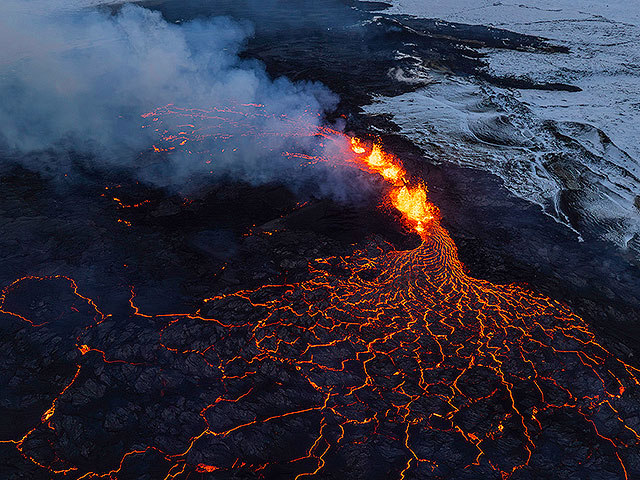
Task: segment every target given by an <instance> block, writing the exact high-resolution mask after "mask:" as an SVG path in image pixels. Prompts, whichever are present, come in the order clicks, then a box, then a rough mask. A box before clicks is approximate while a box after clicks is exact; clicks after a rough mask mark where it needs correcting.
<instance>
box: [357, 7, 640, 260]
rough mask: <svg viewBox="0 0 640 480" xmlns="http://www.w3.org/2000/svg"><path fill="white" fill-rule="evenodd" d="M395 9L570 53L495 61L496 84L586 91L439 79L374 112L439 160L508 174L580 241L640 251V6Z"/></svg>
mask: <svg viewBox="0 0 640 480" xmlns="http://www.w3.org/2000/svg"><path fill="white" fill-rule="evenodd" d="M390 3H392V4H393V5H394V6H393V7H392V8H391V9H389V10H387V11H385V13H396V14H406V15H415V16H420V17H425V18H439V19H442V20H445V21H448V22H457V23H466V24H478V25H487V26H493V27H496V28H501V29H505V30H510V31H515V32H518V33H524V34H530V35H536V36H541V37H545V38H549V39H551V40H552V41H554V42H555V43H558V44H562V45H566V46H568V47H569V48H570V50H571V51H570V53H569V54H558V53H554V54H548V53H529V52H522V51H513V50H501V51H498V50H490V49H488V50H487V51H486V53H487V54H488V64H489V69H490V70H491V71H492V72H493V73H495V74H498V75H513V76H526V77H529V78H532V79H533V80H536V81H539V82H558V83H567V84H572V85H576V86H578V87H579V88H580V89H581V91H580V92H566V91H542V90H515V89H511V90H506V89H499V88H496V87H493V86H489V85H486V84H481V83H479V82H475V81H470V80H465V79H460V78H454V77H452V76H448V75H438V76H436V75H433V76H432V77H431V79H430V84H429V85H427V86H426V87H425V88H424V89H422V90H420V91H418V92H415V93H410V94H406V95H402V96H400V97H395V98H379V99H378V101H377V102H376V103H374V104H373V105H371V106H370V107H369V108H368V111H369V112H370V113H390V114H392V115H393V116H394V121H395V122H396V123H397V124H398V125H400V126H401V128H402V130H403V132H404V133H405V134H406V135H408V136H409V137H411V138H412V139H413V140H414V141H417V142H418V143H420V144H421V145H422V146H423V147H425V148H426V149H427V151H431V152H432V153H433V154H434V156H435V155H437V156H438V158H439V159H440V160H444V161H457V162H459V163H463V164H467V165H473V166H477V167H479V168H483V169H487V170H490V171H492V172H494V173H496V174H498V175H499V176H501V177H502V178H503V179H504V181H505V184H506V185H507V187H508V188H510V190H511V191H513V192H514V193H516V194H517V195H519V196H521V197H524V198H527V199H529V200H531V201H534V202H536V203H539V204H541V205H542V206H543V208H544V209H545V211H546V212H548V213H549V214H551V215H553V216H554V217H556V218H557V219H559V220H560V221H562V222H563V223H566V224H567V225H568V226H570V227H571V228H573V229H575V230H576V231H579V232H580V233H581V234H597V235H600V236H604V237H605V238H608V239H610V240H612V241H614V242H616V243H617V244H618V245H620V246H623V247H627V246H628V247H631V248H632V249H634V250H637V248H638V243H639V238H640V233H639V232H640V211H639V207H640V197H639V196H638V195H640V181H639V178H640V169H639V159H640V128H639V127H638V125H639V123H640V48H639V47H638V45H640V4H638V3H635V2H627V1H621V0H613V1H609V2H604V3H602V2H594V1H591V0H571V1H570V0H554V1H550V0H538V1H535V2H532V1H528V2H518V3H517V4H516V3H513V4H512V3H506V2H495V1H486V0H482V1H476V2H469V1H468V0H453V1H447V2H444V1H433V0H390ZM525 3H526V4H525ZM469 5H473V6H469ZM399 54H402V52H399ZM421 75H422V77H424V71H422V73H421Z"/></svg>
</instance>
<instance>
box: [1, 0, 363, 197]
mask: <svg viewBox="0 0 640 480" xmlns="http://www.w3.org/2000/svg"><path fill="white" fill-rule="evenodd" d="M5 1H6V0H5ZM30 3H31V2H20V3H15V2H12V1H11V0H9V1H8V2H7V3H4V4H3V6H1V7H0V44H1V45H3V51H2V52H0V96H1V97H2V101H1V102H0V150H5V151H9V152H13V153H18V154H19V155H23V154H25V153H33V152H43V151H45V150H46V151H49V152H51V151H52V150H53V151H55V152H62V151H69V150H72V151H74V152H81V153H83V154H88V155H89V156H90V157H91V158H92V159H94V161H99V162H102V163H103V164H105V165H117V166H127V167H131V168H132V169H135V170H137V174H138V175H139V176H141V177H142V178H143V179H144V180H146V181H151V182H155V183H157V184H161V185H181V184H184V183H186V182H191V181H192V180H193V178H194V176H198V174H200V173H201V170H202V168H203V167H202V165H203V162H202V161H201V160H202V159H194V158H193V157H191V156H190V157H187V156H186V155H181V154H175V155H172V156H170V157H169V158H168V159H164V160H163V162H161V164H157V162H156V164H155V165H152V166H151V167H149V166H148V165H146V166H141V165H135V163H136V161H137V160H136V158H137V157H136V152H140V151H144V150H145V149H146V150H148V149H149V148H150V146H151V145H152V144H153V143H154V142H155V141H157V132H155V131H154V129H151V128H148V129H143V128H141V123H142V122H141V117H140V115H141V114H142V113H144V112H148V111H150V110H153V109H155V108H157V107H160V106H162V105H166V104H175V105H180V106H183V107H195V108H210V107H220V106H226V105H229V104H230V103H233V104H249V103H255V104H264V105H265V107H264V110H263V111H262V112H263V113H264V115H262V116H258V117H255V118H251V119H248V120H247V121H248V122H250V130H251V131H253V132H257V133H260V132H263V131H269V132H271V134H270V137H269V140H268V142H267V145H266V146H265V145H264V144H261V145H260V146H257V145H255V142H253V140H252V138H254V137H250V136H242V134H243V133H244V131H246V129H247V125H246V124H244V125H242V126H237V127H235V128H236V130H237V131H233V128H234V127H233V125H232V126H230V127H229V128H231V131H230V132H229V133H230V134H234V135H236V134H237V135H239V137H238V139H237V140H233V139H232V140H231V144H230V145H229V144H228V142H229V141H227V144H226V147H227V152H229V151H232V153H227V154H226V155H224V156H220V158H215V159H214V161H213V162H212V166H211V167H212V168H213V169H215V170H216V171H217V172H220V174H223V175H231V176H232V177H233V178H238V179H241V180H245V181H250V182H254V183H260V182H267V181H284V182H288V183H289V184H292V186H293V187H294V188H297V189H301V188H308V185H309V183H312V184H313V185H314V189H315V190H316V191H317V192H318V193H320V194H322V195H332V196H334V197H335V198H338V199H343V200H344V199H346V197H349V196H350V195H351V194H350V193H349V191H353V189H349V188H347V187H346V186H345V185H346V183H349V182H345V181H344V178H340V175H342V174H338V173H335V170H336V169H329V168H327V169H324V170H322V169H319V170H318V169H317V170H316V171H315V172H314V173H313V174H311V173H306V174H304V173H303V174H301V172H300V171H299V169H296V167H297V164H296V163H295V162H292V161H291V159H288V158H285V157H282V156H281V155H278V154H277V153H274V152H278V151H282V150H286V149H287V148H288V147H291V142H293V141H295V142H301V144H300V145H295V147H296V148H299V149H300V148H302V149H304V148H306V147H309V145H304V143H305V142H307V143H308V142H310V141H311V140H309V139H306V140H301V139H298V140H292V138H293V137H292V135H291V134H292V133H294V130H295V128H296V126H295V122H293V123H289V122H285V121H282V118H283V116H285V115H286V117H287V118H289V119H297V118H304V119H305V121H306V122H311V124H310V126H314V125H319V124H320V122H321V121H322V116H323V114H324V112H326V111H329V110H332V109H333V108H334V107H335V105H336V102H337V98H336V96H335V95H334V94H333V93H331V92H330V91H329V90H328V89H327V88H326V87H324V86H323V85H321V84H318V83H311V82H296V83H293V82H291V81H289V80H288V79H286V78H277V79H272V78H270V77H269V75H268V74H267V73H266V72H265V69H264V66H263V65H262V64H261V63H259V62H257V61H252V60H243V59H240V58H239V56H238V54H239V53H240V52H241V50H242V49H243V47H244V46H245V43H246V40H247V38H248V37H249V36H250V35H251V33H252V27H251V25H249V24H241V23H237V22H234V21H232V20H230V19H228V18H213V19H207V20H196V21H191V22H188V23H184V24H181V25H176V24H170V23H167V22H166V21H165V20H164V19H163V18H162V16H161V15H160V14H159V13H158V12H153V11H151V10H148V9H144V8H141V7H139V6H134V5H131V4H128V5H124V6H123V7H122V8H121V9H119V11H118V12H117V13H115V14H113V13H112V12H111V11H106V10H105V11H102V10H96V9H82V10H68V9H57V10H56V11H53V12H52V11H49V12H46V14H38V13H39V12H38V8H39V6H40V5H39V4H38V2H35V3H31V6H29V4H30ZM2 10H4V13H2ZM164 126H165V127H167V125H164ZM169 127H171V126H170V125H169ZM154 135H155V136H154ZM234 142H235V143H234ZM263 143H264V142H263ZM234 148H235V150H234ZM32 156H33V155H30V157H32ZM29 166H30V167H35V166H36V165H29ZM207 169H209V167H207ZM332 172H334V173H332ZM202 173H204V172H202ZM207 173H208V172H207ZM305 175H306V178H305ZM182 186H183V185H182Z"/></svg>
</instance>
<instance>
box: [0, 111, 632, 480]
mask: <svg viewBox="0 0 640 480" xmlns="http://www.w3.org/2000/svg"><path fill="white" fill-rule="evenodd" d="M261 107H262V106H260V105H256V106H249V107H247V106H243V108H254V109H260V108H261ZM172 111H174V112H177V114H178V115H184V116H186V117H189V122H190V123H189V125H188V126H189V128H191V127H192V126H193V125H194V124H195V123H196V119H194V117H193V116H194V113H193V112H188V113H187V112H186V111H184V110H181V109H176V108H173V110H172ZM238 112H239V113H238ZM242 112H243V111H236V110H233V111H232V113H233V115H234V118H235V116H237V117H242V116H243V113H242ZM225 114H229V111H228V110H227V109H218V110H216V111H215V112H213V113H212V112H207V111H203V110H200V111H198V112H197V115H196V116H200V117H207V116H215V117H220V116H221V117H224V115H225ZM159 115H160V114H159V113H158V112H152V113H150V114H149V115H148V117H149V118H158V117H159ZM216 120H218V118H216ZM234 121H235V120H234ZM194 129H195V127H194ZM300 130H301V131H303V130H304V128H303V127H301V128H300ZM202 132H203V130H202V129H200V130H199V131H198V133H197V134H195V133H194V134H193V135H190V134H187V133H185V132H184V131H183V132H182V133H181V134H180V135H178V136H175V138H173V137H170V138H168V140H167V141H168V142H170V143H171V142H182V141H184V140H187V144H186V145H183V147H184V148H190V149H191V148H192V147H191V146H190V145H189V144H190V143H191V142H193V141H194V137H198V138H200V136H201V135H202V134H203V133H202ZM192 133H193V132H192ZM215 134H216V135H218V132H216V133H215ZM313 135H316V136H319V137H320V138H323V139H325V140H330V139H334V140H336V141H338V142H343V143H345V144H346V145H348V153H345V152H346V151H345V150H343V154H344V158H341V159H335V162H336V164H344V165H352V166H355V167H357V168H360V169H362V170H364V171H368V172H370V173H371V174H372V175H379V176H380V178H382V179H383V180H384V182H385V183H386V190H385V202H383V203H386V204H388V205H391V206H393V207H394V208H396V209H397V210H398V211H399V212H400V214H401V215H402V217H403V219H404V221H405V222H406V225H407V226H408V227H409V228H410V229H412V230H413V231H414V232H416V233H418V234H419V235H420V237H421V240H422V241H421V244H420V246H419V247H417V248H415V249H413V250H409V251H397V250H395V249H393V248H392V247H391V246H390V245H388V244H386V243H383V242H380V241H375V240H371V241H369V242H367V243H366V244H365V245H364V246H362V247H361V249H360V250H357V251H355V252H354V253H353V255H351V256H349V257H346V258H319V259H316V260H314V261H312V262H310V263H309V279H308V280H305V281H302V282H298V283H292V284H284V285H264V286H262V287H259V288H256V289H251V290H240V291H236V292H233V293H227V294H222V295H217V296H214V297H211V298H208V299H205V300H204V301H203V304H202V307H201V308H200V309H199V310H198V311H196V312H195V313H187V314H184V313H182V314H176V313H166V314H161V315H152V314H147V313H142V312H141V311H140V309H139V307H137V306H136V298H135V292H134V290H133V289H132V290H131V298H130V305H129V307H130V318H131V319H132V320H131V321H135V322H143V325H145V327H144V328H145V329H147V330H148V331H151V332H153V333H154V335H155V338H156V343H157V347H158V349H159V350H160V351H162V352H163V353H162V356H160V355H158V358H159V359H160V358H162V359H163V360H162V362H164V363H162V364H161V365H160V367H161V369H162V370H167V369H170V368H172V365H174V364H175V365H181V364H182V363H181V362H187V361H188V362H191V363H194V362H198V364H199V365H200V364H201V365H205V367H204V368H205V371H207V372H209V373H210V375H211V376H210V377H207V380H206V382H205V381H203V382H202V384H201V385H200V388H205V387H206V388H210V389H211V392H214V391H215V392H218V393H215V394H214V393H208V394H207V395H205V397H207V398H206V399H205V400H203V403H202V405H199V406H198V410H197V416H198V417H199V419H200V425H201V428H199V429H196V430H195V431H193V432H192V433H191V434H190V435H189V436H188V437H186V438H183V439H182V442H183V448H180V449H173V450H169V449H166V448H164V447H162V446H159V445H154V444H146V445H145V444H143V442H142V441H136V442H135V443H134V445H132V446H131V448H130V449H128V450H127V449H125V447H124V446H123V447H122V448H123V450H122V451H121V452H120V456H119V459H118V461H117V462H115V463H114V464H113V465H112V466H111V467H110V468H108V469H103V470H100V471H91V470H88V469H87V468H84V469H83V468H81V467H80V466H79V465H77V464H74V463H73V462H72V461H71V460H69V459H67V458H65V455H64V453H63V451H62V450H63V449H62V446H63V444H64V441H63V439H62V433H60V432H61V430H62V429H63V428H64V425H65V423H64V422H63V419H64V414H63V413H60V412H59V407H58V406H59V405H60V401H61V399H62V398H64V397H65V396H67V395H69V394H70V392H73V391H74V390H78V391H82V388H83V385H84V383H81V381H80V380H79V377H80V375H81V374H82V373H83V372H84V371H85V370H87V371H91V368H94V367H93V366H92V365H94V364H95V362H98V364H101V368H102V369H103V370H104V369H118V368H127V369H129V370H128V371H132V370H131V369H135V371H136V372H138V371H139V372H144V370H145V369H149V368H152V367H153V365H151V364H147V363H145V362H140V361H132V360H131V358H118V357H117V356H113V355H110V354H109V353H108V351H105V349H104V348H102V345H93V343H92V339H93V336H92V335H93V333H92V332H94V331H97V330H98V329H100V328H106V327H105V322H106V321H107V320H108V319H109V317H110V316H109V315H107V314H104V313H102V312H101V311H100V309H99V308H98V306H97V302H94V301H93V300H91V299H89V298H88V297H85V296H82V295H81V294H80V293H79V292H78V287H77V285H76V284H75V282H74V281H73V280H72V279H69V278H65V277H55V278H38V277H25V278H24V279H19V280H16V281H15V282H14V283H13V284H11V285H9V286H8V287H6V288H5V289H4V290H3V293H2V296H1V297H0V313H2V314H5V315H7V316H8V317H10V318H11V319H12V320H14V321H19V322H24V323H25V325H26V327H25V328H34V329H41V328H47V326H48V324H47V323H43V322H40V321H37V320H34V319H31V318H29V315H28V314H27V313H26V312H25V311H21V310H20V309H18V308H17V307H15V306H13V305H14V304H15V305H18V303H19V302H17V301H12V298H13V297H12V295H16V294H17V293H19V291H20V289H21V288H26V286H28V285H29V282H66V284H67V288H68V289H70V290H71V291H72V293H73V294H74V295H75V296H76V297H77V299H78V301H79V302H82V303H84V304H85V307H86V306H88V307H89V308H88V311H90V313H91V315H89V316H88V324H87V325H85V326H83V327H82V328H79V330H78V331H77V336H76V337H75V339H74V344H75V348H76V350H77V352H78V355H77V358H76V361H77V363H76V365H77V371H76V373H75V376H73V377H72V378H71V379H70V381H69V383H67V384H66V385H65V386H64V389H62V390H61V391H60V392H58V393H57V394H56V395H55V396H54V398H53V400H52V402H51V403H50V404H49V405H50V407H49V408H48V409H47V410H46V411H45V412H44V413H43V414H42V416H41V418H40V423H39V424H38V425H35V426H33V427H31V429H29V430H28V431H26V432H24V435H23V436H22V437H21V438H15V439H8V440H4V442H5V443H11V444H13V445H15V447H16V448H17V450H18V451H19V452H20V453H21V454H22V455H23V456H24V457H25V458H26V459H28V460H29V461H30V462H33V463H34V464H36V465H38V466H39V467H41V468H44V469H47V470H48V471H49V472H51V474H52V475H57V476H61V477H69V478H75V479H89V478H120V476H121V475H122V476H125V474H124V473H123V471H124V469H125V468H126V465H127V464H128V463H129V462H131V461H133V459H135V458H138V457H142V456H144V455H149V454H152V453H153V454H157V455H159V456H160V457H161V458H162V459H163V461H164V462H166V471H165V478H174V479H178V478H188V477H189V475H191V474H200V475H204V474H210V475H213V476H215V475H217V474H221V473H223V472H235V473H236V475H237V477H236V478H240V477H243V476H244V477H247V478H249V477H251V478H274V477H275V476H278V478H281V477H282V475H284V474H283V473H282V472H285V473H286V475H285V478H287V476H290V477H291V478H295V479H300V478H304V477H312V476H321V475H322V473H323V472H324V471H326V470H327V469H329V468H332V469H333V471H336V469H339V468H340V467H339V466H340V465H345V464H348V465H351V466H350V468H354V469H363V468H366V466H364V465H362V464H358V463H356V464H349V462H348V459H352V458H358V455H359V453H360V452H363V451H365V452H366V451H367V449H368V448H370V447H369V446H370V445H374V444H375V445H378V446H381V448H383V451H385V452H388V456H389V458H388V459H385V461H387V462H388V465H389V471H387V472H373V473H372V475H377V477H379V478H400V479H409V478H426V477H428V478H452V477H453V478H456V476H460V478H462V472H465V475H467V476H465V477H464V478H478V477H480V476H481V475H483V476H488V478H496V479H498V478H500V479H506V478H531V477H525V476H524V475H525V474H529V475H531V474H532V472H533V474H535V472H536V471H537V470H536V469H538V468H542V467H541V465H544V455H549V454H548V452H547V453H546V454H545V453H544V452H540V450H539V446H540V445H548V444H551V445H557V444H558V442H560V440H559V439H558V437H561V436H563V435H569V436H571V438H572V440H571V441H573V442H577V443H579V444H580V445H582V446H583V447H584V448H583V450H584V452H583V453H582V454H581V455H582V456H581V457H580V458H579V459H577V460H575V463H576V467H575V468H576V469H577V468H579V467H580V465H583V464H584V468H589V464H591V463H594V462H596V463H597V462H600V463H604V464H607V462H609V464H611V465H609V468H611V469H617V471H618V472H619V476H620V478H633V475H640V471H638V468H640V466H638V464H637V461H636V460H635V459H636V458H637V452H638V448H639V447H640V435H639V434H638V432H639V431H640V425H639V421H638V417H637V416H635V417H634V415H633V414H632V413H631V414H627V413H626V412H625V411H624V409H623V408H622V407H623V405H626V403H625V402H629V401H631V402H633V401H634V400H633V399H634V398H637V394H638V391H639V390H638V387H639V386H640V382H639V380H638V374H639V373H640V371H639V370H638V369H636V368H635V367H633V366H631V365H629V364H627V363H625V362H624V361H622V360H621V359H619V358H618V357H616V355H614V354H613V353H611V352H610V351H609V350H608V349H607V348H605V347H604V346H603V345H601V344H600V343H599V342H598V341H597V339H596V336H595V334H594V333H593V332H592V331H591V330H590V328H589V326H588V325H587V323H586V322H585V321H584V320H583V319H581V318H580V317H578V316H577V315H575V314H574V313H572V312H571V311H570V309H568V308H567V307H566V306H564V305H562V304H561V303H559V302H557V301H554V300H552V299H550V298H548V297H546V296H544V295H540V294H537V293H535V292H532V291H530V290H528V289H526V288H524V287H522V286H518V285H495V284H492V283H490V282H487V281H484V280H480V279H475V278H472V277H470V276H469V275H467V274H466V273H465V270H464V267H463V265H462V264H461V262H460V260H459V258H458V254H457V250H456V247H455V244H454V242H453V240H452V239H451V237H450V236H449V234H448V233H447V231H446V230H445V229H444V228H443V226H442V225H441V223H440V219H439V214H438V210H437V208H436V207H435V206H434V205H433V204H431V203H430V202H429V201H428V190H427V187H426V186H425V185H424V183H422V182H421V181H416V180H414V179H412V178H411V177H410V175H409V174H408V173H407V172H406V170H405V169H404V167H403V166H402V164H401V162H400V160H399V159H398V158H397V157H395V156H394V155H392V154H390V153H387V152H385V151H384V150H383V148H382V146H381V145H380V144H379V143H375V142H374V143H373V144H371V145H369V144H367V143H366V142H364V141H361V140H358V139H349V138H347V137H345V136H344V135H342V134H340V133H338V132H335V131H333V130H331V129H321V130H320V131H316V132H314V133H313ZM163 148H165V147H163ZM165 151H166V149H165ZM285 155H287V156H291V157H294V158H301V159H303V160H305V161H309V162H311V163H313V162H321V161H325V160H326V159H325V157H323V156H322V155H316V154H309V153H303V154H300V155H295V154H292V153H290V152H289V153H285ZM114 201H115V202H117V203H118V204H119V205H120V207H121V208H134V207H135V205H127V204H123V203H122V202H121V201H120V200H119V199H118V198H114ZM237 312H240V313H237ZM144 322H148V323H144ZM183 329H186V330H187V331H189V329H196V331H199V332H202V338H197V339H191V338H190V337H189V336H184V335H181V332H182V331H183ZM147 330H145V331H147ZM209 338H214V339H215V341H209V340H208V339H209ZM126 351H127V350H126V349H120V350H119V352H120V355H125V354H124V353H123V352H126ZM96 354H97V355H96ZM125 356H126V355H125ZM90 362H94V363H90ZM158 362H160V360H158ZM176 368H177V367H176ZM101 371H102V370H101ZM264 372H268V373H264ZM274 372H281V375H278V374H277V373H274ZM264 375H272V377H268V378H269V379H271V380H270V381H269V382H268V385H269V386H268V387H267V386H265V385H264V384H262V383H260V382H259V381H258V379H259V378H260V377H261V376H264ZM86 381H87V380H84V382H86ZM169 388H170V387H169V386H165V385H164V383H163V388H162V390H161V393H160V394H159V395H158V397H157V401H158V403H159V404H163V402H169V401H170V400H167V396H166V395H165V391H166V390H167V389H169ZM269 388H271V389H272V390H269ZM262 389H267V390H266V391H267V393H263V390H262ZM207 392H209V390H207ZM269 392H271V393H269ZM263 395H267V399H269V398H270V397H269V395H272V396H274V400H273V401H269V400H267V402H266V403H267V404H268V409H267V410H264V409H263V408H264V407H263V406H264V405H265V401H264V400H263V398H262V396H263ZM634 395H635V396H636V397H634ZM202 396H203V395H200V396H199V397H198V398H200V397H202ZM67 408H71V407H67ZM185 408H186V407H185ZM194 408H195V407H194ZM68 414H69V413H67V415H68ZM566 418H569V419H570V421H569V422H567V421H566V420H563V419H566ZM567 425H569V426H570V427H567ZM47 426H48V427H50V428H49V429H48V431H47V432H46V435H47V436H46V438H47V439H48V440H47V442H48V445H49V447H48V448H50V449H51V450H52V451H53V452H54V453H53V454H51V455H49V456H48V457H47V456H46V455H44V454H43V453H42V452H41V451H40V450H42V448H43V447H40V450H37V449H35V450H33V451H31V450H30V449H29V448H28V445H29V442H28V440H29V438H31V437H37V436H43V435H45V434H44V433H43V430H44V427H47ZM567 428H570V429H571V430H570V431H569V432H567V431H565V430H566V429H567ZM563 429H564V430H563ZM300 431H302V433H300ZM252 435H253V436H255V438H258V439H263V438H267V439H269V441H268V442H267V443H275V444H278V442H283V447H281V448H280V447H278V448H275V447H274V449H269V447H268V446H265V447H264V448H263V449H262V450H259V451H258V452H250V451H248V450H247V449H246V448H245V445H246V443H247V442H248V440H247V438H253V437H252ZM296 435H297V436H296ZM287 442H289V443H287ZM560 444H561V442H560ZM220 445H224V446H225V448H221V447H220ZM261 445H262V444H261ZM222 450H224V451H229V452H232V453H231V454H230V455H231V456H232V457H233V458H231V457H230V458H227V457H225V456H224V455H222V454H221V453H220V451H222ZM263 450H264V452H266V453H264V452H263ZM581 451H582V450H581ZM41 457H42V458H41ZM45 458H54V459H55V460H54V461H52V462H53V463H55V465H53V463H49V464H47V463H46V462H45ZM354 461H355V460H354ZM345 462H346V463H345ZM629 466H631V467H629ZM632 469H633V470H632ZM630 472H632V473H630ZM519 475H522V477H519ZM213 476H212V477H208V478H214V477H213ZM215 478H217V477H215Z"/></svg>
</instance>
